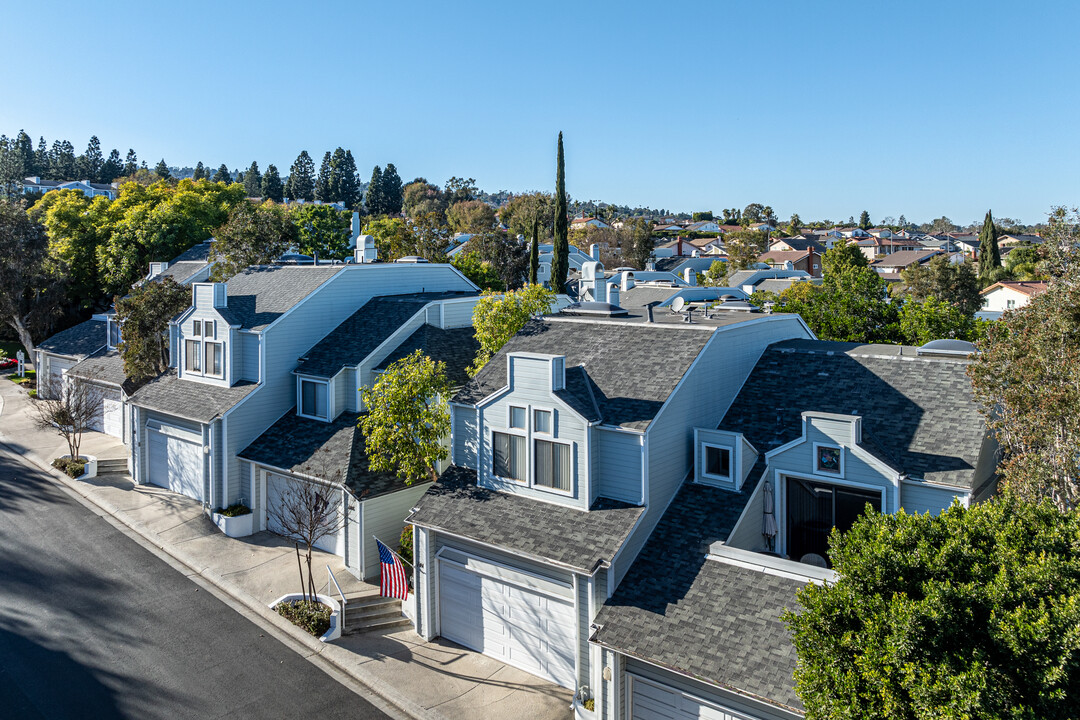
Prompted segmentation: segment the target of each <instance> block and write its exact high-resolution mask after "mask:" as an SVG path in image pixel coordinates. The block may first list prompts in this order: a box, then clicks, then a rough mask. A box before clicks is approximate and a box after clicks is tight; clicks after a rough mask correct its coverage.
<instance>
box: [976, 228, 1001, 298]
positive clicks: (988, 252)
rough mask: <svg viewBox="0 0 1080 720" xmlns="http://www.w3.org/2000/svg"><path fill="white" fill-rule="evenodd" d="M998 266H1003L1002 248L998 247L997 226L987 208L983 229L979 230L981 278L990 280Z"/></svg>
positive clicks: (986, 280)
mask: <svg viewBox="0 0 1080 720" xmlns="http://www.w3.org/2000/svg"><path fill="white" fill-rule="evenodd" d="M998 267H1001V250H1000V249H999V248H998V232H997V226H995V225H994V218H993V217H991V215H990V211H989V210H987V211H986V219H985V220H983V226H982V230H980V231H979V279H980V280H983V281H985V282H989V281H990V275H991V274H992V273H993V271H994V269H995V268H998Z"/></svg>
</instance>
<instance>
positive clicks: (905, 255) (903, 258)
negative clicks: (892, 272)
mask: <svg viewBox="0 0 1080 720" xmlns="http://www.w3.org/2000/svg"><path fill="white" fill-rule="evenodd" d="M939 254H941V251H940V250H901V251H900V252H894V253H893V254H892V255H886V256H885V257H883V258H881V259H880V260H875V261H874V262H873V263H872V266H873V267H876V268H877V267H895V268H906V267H908V266H909V265H914V264H915V263H922V262H926V261H928V260H930V259H931V258H933V257H934V256H935V255H939Z"/></svg>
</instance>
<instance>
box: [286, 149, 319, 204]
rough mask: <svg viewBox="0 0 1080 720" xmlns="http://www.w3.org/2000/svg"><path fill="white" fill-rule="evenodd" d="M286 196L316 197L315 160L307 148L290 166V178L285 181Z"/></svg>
mask: <svg viewBox="0 0 1080 720" xmlns="http://www.w3.org/2000/svg"><path fill="white" fill-rule="evenodd" d="M285 197H287V198H289V199H290V200H307V201H311V200H314V199H315V161H314V160H312V159H311V156H310V155H308V151H307V150H301V151H300V154H299V155H297V156H296V160H295V161H294V162H293V164H292V167H290V168H289V179H288V180H286V181H285Z"/></svg>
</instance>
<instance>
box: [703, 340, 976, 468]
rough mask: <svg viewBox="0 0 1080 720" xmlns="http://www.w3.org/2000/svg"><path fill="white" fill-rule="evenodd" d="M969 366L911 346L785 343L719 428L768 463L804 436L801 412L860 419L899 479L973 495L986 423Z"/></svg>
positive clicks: (767, 357) (770, 353) (771, 351)
mask: <svg viewBox="0 0 1080 720" xmlns="http://www.w3.org/2000/svg"><path fill="white" fill-rule="evenodd" d="M966 367H967V362H966V361H965V360H963V359H958V358H929V357H925V356H924V357H916V356H915V350H914V348H910V347H901V346H896V345H858V344H856V343H838V342H822V341H817V340H788V341H785V342H781V343H777V344H775V345H772V346H770V347H769V348H768V349H767V350H766V351H765V352H764V353H763V354H762V356H761V359H760V360H758V363H757V365H756V366H755V367H754V370H753V371H752V372H751V373H750V377H749V378H747V380H746V383H745V384H744V385H743V387H742V390H741V391H740V392H739V396H738V397H737V398H736V399H735V402H733V403H732V405H731V407H730V408H729V409H728V412H727V414H726V415H725V416H724V419H723V420H722V421H721V423H720V427H721V428H722V429H724V430H732V431H736V432H742V433H744V434H745V436H746V439H747V440H749V441H750V442H751V443H753V445H754V446H755V447H756V448H757V449H758V451H759V452H761V453H762V456H764V453H765V452H767V451H769V450H771V449H773V448H774V447H778V446H780V445H782V444H784V443H786V442H789V441H791V440H794V439H795V438H797V437H799V436H800V433H801V431H802V419H801V414H802V412H804V411H818V412H830V413H839V414H842V415H860V416H862V422H863V433H864V437H866V438H867V442H868V443H870V444H872V445H876V446H877V447H878V448H880V450H881V451H882V452H883V453H884V454H885V455H886V456H887V457H891V458H895V459H896V460H895V461H894V462H895V463H898V464H899V467H898V468H897V469H898V470H901V471H902V472H905V473H908V474H909V475H911V476H912V477H916V478H923V479H925V480H928V481H931V482H936V483H943V484H946V485H953V486H961V487H967V488H970V487H972V486H973V484H974V482H975V480H976V478H975V466H976V464H977V461H978V458H979V452H980V450H981V448H982V442H983V437H984V434H985V424H984V422H983V418H982V416H981V415H980V414H979V410H978V406H977V405H976V403H975V398H974V395H973V393H972V390H971V382H970V380H968V377H967V374H966V372H965V371H966ZM762 462H763V461H760V460H759V465H760V464H761V463H762ZM890 464H893V463H890ZM752 478H753V479H754V480H756V476H752Z"/></svg>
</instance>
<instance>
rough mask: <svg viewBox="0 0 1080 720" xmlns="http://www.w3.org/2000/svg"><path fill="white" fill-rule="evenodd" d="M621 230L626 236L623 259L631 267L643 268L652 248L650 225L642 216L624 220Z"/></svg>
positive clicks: (646, 263)
mask: <svg viewBox="0 0 1080 720" xmlns="http://www.w3.org/2000/svg"><path fill="white" fill-rule="evenodd" d="M623 231H624V232H626V233H627V236H628V240H627V243H626V246H625V250H624V251H623V257H624V259H625V260H626V262H627V263H628V264H629V265H630V266H631V267H635V268H637V269H638V270H644V269H645V267H646V266H647V265H648V264H649V260H650V259H651V258H652V254H653V249H654V245H653V235H652V227H651V226H650V225H649V223H648V221H646V220H645V219H644V218H634V219H633V220H626V221H625V222H624V224H623Z"/></svg>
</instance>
